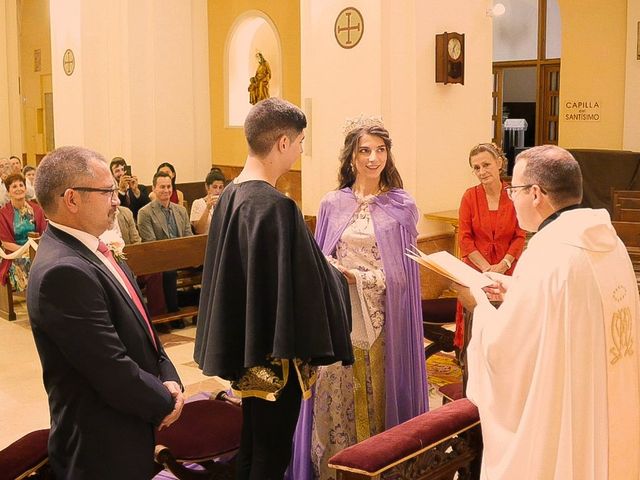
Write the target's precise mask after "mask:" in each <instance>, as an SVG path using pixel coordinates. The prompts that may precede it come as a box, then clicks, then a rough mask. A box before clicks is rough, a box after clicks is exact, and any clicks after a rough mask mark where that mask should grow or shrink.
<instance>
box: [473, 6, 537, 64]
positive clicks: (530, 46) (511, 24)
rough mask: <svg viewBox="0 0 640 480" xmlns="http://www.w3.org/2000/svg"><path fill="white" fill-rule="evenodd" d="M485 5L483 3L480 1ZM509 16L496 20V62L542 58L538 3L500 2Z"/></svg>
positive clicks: (505, 15)
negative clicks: (539, 54)
mask: <svg viewBox="0 0 640 480" xmlns="http://www.w3.org/2000/svg"><path fill="white" fill-rule="evenodd" d="M478 3H483V2H478ZM500 3H503V4H504V6H505V13H504V15H501V16H499V17H495V18H494V23H495V28H494V30H493V47H494V51H493V60H494V61H496V62H501V61H506V60H533V59H535V58H536V57H537V56H538V0H500Z"/></svg>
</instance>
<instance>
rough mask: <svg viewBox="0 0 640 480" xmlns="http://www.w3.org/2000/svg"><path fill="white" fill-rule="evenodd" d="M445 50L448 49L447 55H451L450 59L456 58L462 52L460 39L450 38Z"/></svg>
mask: <svg viewBox="0 0 640 480" xmlns="http://www.w3.org/2000/svg"><path fill="white" fill-rule="evenodd" d="M447 50H448V51H449V57H451V59H452V60H457V59H458V58H460V54H461V53H462V43H460V40H459V39H457V38H450V39H449V43H448V44H447Z"/></svg>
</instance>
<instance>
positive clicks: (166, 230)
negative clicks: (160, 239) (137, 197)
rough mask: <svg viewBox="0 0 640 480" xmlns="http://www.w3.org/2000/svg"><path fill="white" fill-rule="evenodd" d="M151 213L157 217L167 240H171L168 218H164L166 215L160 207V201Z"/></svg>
mask: <svg viewBox="0 0 640 480" xmlns="http://www.w3.org/2000/svg"><path fill="white" fill-rule="evenodd" d="M151 213H152V214H153V215H154V216H155V219H156V223H158V224H159V225H160V226H161V227H162V231H163V232H164V234H165V236H166V238H170V237H169V225H167V217H165V216H164V213H163V212H162V208H161V207H160V203H159V202H158V201H156V202H155V205H154V206H153V210H151Z"/></svg>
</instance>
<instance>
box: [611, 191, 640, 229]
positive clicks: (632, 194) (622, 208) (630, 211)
mask: <svg viewBox="0 0 640 480" xmlns="http://www.w3.org/2000/svg"><path fill="white" fill-rule="evenodd" d="M611 196H612V210H611V211H612V218H613V220H621V221H624V222H640V190H613V193H612V195H611Z"/></svg>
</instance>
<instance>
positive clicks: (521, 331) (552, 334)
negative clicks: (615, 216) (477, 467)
mask: <svg viewBox="0 0 640 480" xmlns="http://www.w3.org/2000/svg"><path fill="white" fill-rule="evenodd" d="M507 188H508V191H509V196H510V197H511V199H512V200H513V202H514V206H515V209H516V213H517V216H518V222H519V223H520V226H521V227H522V228H524V229H525V230H528V231H531V232H537V233H536V234H535V235H534V236H533V237H532V238H531V240H530V241H529V245H528V248H527V249H526V250H525V252H524V254H523V255H522V257H521V259H520V262H519V263H518V265H517V268H516V270H515V272H514V274H513V277H512V278H511V279H509V278H508V277H502V276H501V277H500V278H498V277H497V275H498V274H491V275H492V278H494V279H495V280H497V283H496V287H497V288H494V289H493V290H492V291H490V295H489V296H490V297H491V298H492V299H496V297H499V298H502V299H503V300H504V302H503V303H502V305H501V306H500V307H499V308H497V309H496V308H494V307H493V306H492V305H491V304H490V303H489V301H488V300H487V296H486V295H485V294H484V292H482V291H481V290H473V291H472V294H473V297H474V298H472V297H470V296H469V295H465V293H466V292H464V291H461V296H462V297H466V300H467V303H470V306H473V303H475V302H477V306H476V307H475V311H474V318H473V330H472V338H471V343H470V345H469V347H468V365H469V382H468V386H467V396H468V397H469V399H470V400H471V401H472V402H474V403H475V404H476V405H477V406H478V409H479V411H480V419H481V422H482V436H483V440H484V453H483V459H482V478H483V479H491V480H500V479H503V480H506V479H531V480H548V479H558V480H560V479H562V480H567V479H576V480H591V479H611V480H626V479H630V480H637V479H638V478H640V473H639V472H640V467H639V464H640V461H639V457H640V379H639V372H640V368H639V360H638V348H640V347H639V341H640V339H639V336H638V324H637V322H638V315H639V313H640V311H639V309H640V304H639V301H638V288H637V283H636V277H635V274H634V271H633V267H632V264H631V261H630V259H629V255H628V253H627V250H626V248H625V246H624V245H623V244H622V242H621V241H620V239H619V238H618V237H617V235H616V232H615V230H614V228H613V226H612V225H611V221H610V218H609V214H608V212H607V211H606V210H593V209H588V208H579V204H580V202H581V200H582V175H581V173H580V167H579V165H578V163H577V162H576V161H575V159H574V158H573V157H572V156H571V154H570V153H569V152H567V151H566V150H563V149H561V148H559V147H555V146H548V145H547V146H542V147H535V148H532V149H529V150H526V151H525V152H523V153H521V154H520V155H519V156H518V158H517V159H516V165H515V169H514V172H513V183H512V186H511V187H507ZM474 299H475V302H474V301H473V300H474Z"/></svg>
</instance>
